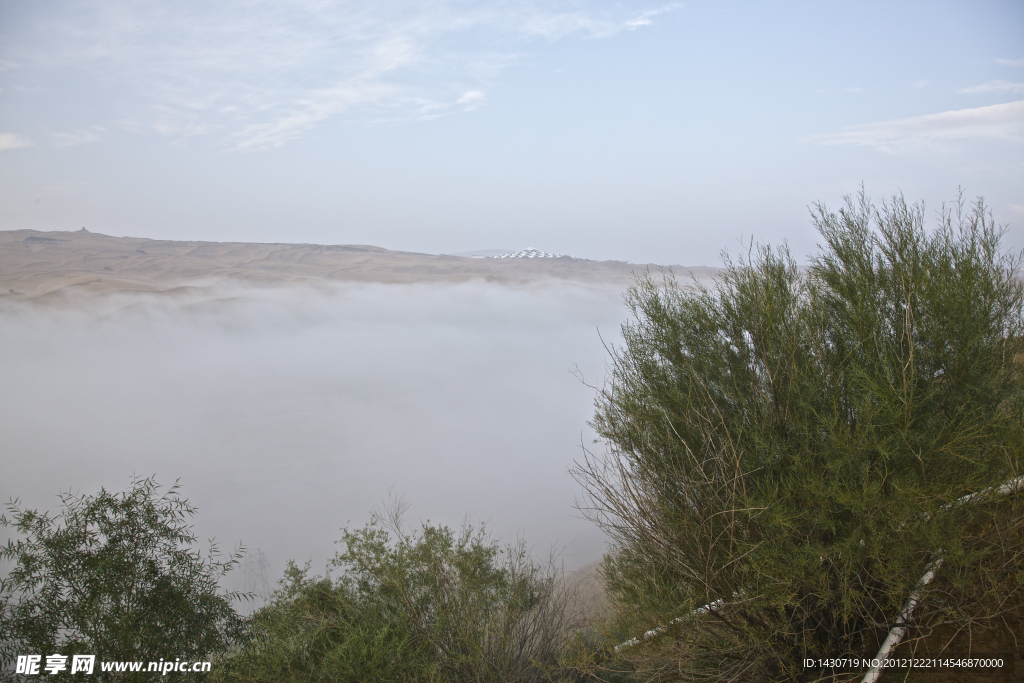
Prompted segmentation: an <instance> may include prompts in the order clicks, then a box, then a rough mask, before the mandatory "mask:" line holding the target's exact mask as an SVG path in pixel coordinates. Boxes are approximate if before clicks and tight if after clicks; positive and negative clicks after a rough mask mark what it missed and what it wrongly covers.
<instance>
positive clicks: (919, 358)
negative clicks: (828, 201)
mask: <svg viewBox="0 0 1024 683" xmlns="http://www.w3.org/2000/svg"><path fill="white" fill-rule="evenodd" d="M814 222H815V224H816V226H817V228H818V230H819V232H820V233H821V236H822V238H823V240H824V246H823V247H822V249H821V252H820V253H819V254H818V255H817V256H816V257H814V259H813V261H812V263H811V266H810V268H809V269H807V270H805V271H804V270H801V269H800V268H798V267H797V265H796V264H795V262H794V261H793V260H792V259H791V258H790V256H789V254H788V253H787V251H786V249H785V248H782V249H772V248H769V247H761V248H757V249H756V250H755V251H754V252H753V255H752V258H751V260H750V261H749V262H743V261H741V262H740V263H738V264H731V263H727V266H728V267H727V270H726V273H725V275H724V276H723V277H722V278H721V280H720V281H719V282H718V285H717V287H716V288H713V289H709V288H705V287H702V286H700V285H697V284H695V285H694V286H693V287H692V288H689V289H687V288H683V287H680V286H679V285H678V284H677V283H676V282H675V281H674V280H673V279H672V278H671V276H667V277H666V279H665V282H664V284H663V285H659V284H657V283H656V282H655V281H654V280H653V279H652V278H650V277H646V278H642V279H640V280H639V281H638V283H637V285H636V286H635V287H633V288H631V289H630V291H629V293H628V295H627V300H628V304H629V306H630V307H631V309H632V311H633V314H634V317H635V319H634V321H633V322H631V323H628V324H626V325H625V326H624V327H623V335H624V345H623V346H622V347H621V348H619V349H616V350H615V351H614V352H613V367H612V373H611V376H610V379H609V380H608V383H607V384H606V386H605V387H604V389H603V390H602V391H601V392H600V394H599V398H598V401H597V413H596V417H595V420H594V423H593V426H594V427H595V428H596V430H597V432H598V433H599V435H600V436H601V437H602V439H603V441H604V443H605V444H606V449H605V451H604V453H603V454H592V453H588V454H587V456H586V458H585V460H584V462H582V463H580V464H579V465H578V467H577V469H576V472H575V473H576V476H577V478H578V479H579V480H580V481H581V482H582V483H583V484H584V486H585V487H586V489H587V490H588V493H589V494H590V496H589V502H588V503H587V506H588V507H589V510H588V512H589V514H590V516H591V517H592V518H593V519H595V520H596V521H597V522H598V523H599V524H600V525H601V526H602V527H603V528H604V529H605V530H607V531H608V532H609V533H610V534H611V536H612V537H613V538H614V539H615V541H616V544H617V546H616V549H615V551H614V552H613V553H611V554H610V555H609V556H608V557H607V558H606V561H605V564H604V571H605V574H606V576H607V579H608V588H609V591H610V593H611V595H612V598H613V600H614V601H615V603H616V604H617V605H618V607H619V614H620V619H619V621H618V623H617V628H618V629H619V633H622V634H624V635H630V636H635V635H638V634H640V633H643V632H644V631H645V630H647V629H650V628H652V627H654V626H665V627H666V628H664V630H663V631H662V632H661V633H662V636H661V637H660V638H651V639H648V640H644V641H642V642H641V643H640V644H639V645H637V646H633V647H629V648H620V649H619V650H618V651H612V652H609V653H607V654H608V661H607V662H606V663H605V664H604V665H600V666H599V665H598V664H600V662H591V664H592V665H593V666H591V667H590V670H591V671H592V672H597V671H599V670H600V669H601V668H602V666H604V667H605V668H614V667H613V666H612V664H611V662H615V661H619V662H620V663H621V662H624V661H625V662H626V663H627V664H628V665H629V666H627V667H625V668H632V669H635V670H643V671H645V672H646V674H645V678H648V677H650V678H651V679H654V680H698V679H699V680H750V681H756V680H770V681H779V680H814V679H816V678H817V677H818V676H820V675H822V672H817V671H812V670H804V669H803V668H802V661H803V658H805V657H811V658H819V657H842V656H859V657H864V656H868V657H873V656H874V654H875V651H876V650H877V648H878V645H879V643H880V641H881V639H882V638H884V636H885V634H886V633H887V631H888V630H889V628H890V627H891V626H892V625H893V623H894V621H895V620H896V618H897V615H899V613H900V611H901V609H902V607H903V605H904V603H905V602H906V601H907V599H908V597H909V596H910V595H911V593H912V592H913V591H915V587H917V588H919V589H920V593H919V595H920V604H919V606H918V608H917V611H916V613H915V616H914V620H913V621H912V622H911V631H910V633H909V634H908V638H907V640H908V642H912V641H914V640H915V639H920V638H924V637H926V636H927V635H928V634H929V633H931V632H932V631H933V629H935V628H937V627H943V628H945V629H946V630H947V631H948V630H949V629H950V628H952V630H953V631H956V630H970V631H971V632H972V633H974V634H976V636H975V637H983V635H982V634H983V633H984V629H985V628H986V627H990V626H994V625H997V624H998V623H999V621H1000V619H1001V618H1002V617H1003V616H1004V615H1006V614H1007V613H1010V612H1013V611H1014V610H1017V609H1019V608H1020V607H1021V605H1022V585H1024V563H1022V558H1024V544H1022V538H1021V533H1020V532H1021V528H1022V522H1024V517H1022V515H1021V508H1020V505H1019V501H1018V497H1017V496H1010V497H1009V498H1000V499H999V500H996V499H995V498H994V497H992V496H990V497H987V498H986V497H983V498H982V499H975V500H974V501H973V502H972V504H969V505H968V504H963V503H961V502H960V499H961V497H963V496H965V495H967V494H972V493H976V492H979V491H983V490H986V489H987V488H988V487H992V486H994V485H998V484H1000V483H1001V482H1004V481H1006V480H1008V479H1011V478H1013V477H1017V476H1019V475H1020V474H1021V467H1020V466H1021V456H1022V452H1024V447H1022V441H1024V439H1022V435H1024V419H1022V418H1024V401H1022V397H1024V394H1022V392H1024V382H1022V377H1021V362H1020V361H1021V358H1022V356H1021V354H1022V351H1024V348H1022V343H1021V342H1022V332H1024V316H1022V301H1024V293H1022V285H1021V282H1020V280H1019V279H1017V277H1016V275H1017V267H1018V265H1019V263H1020V261H1019V258H1015V257H1011V256H1008V255H1006V254H1004V253H1003V252H1002V251H1001V250H1000V248H999V241H1000V231H999V230H998V229H997V228H996V227H995V226H994V224H993V222H992V219H991V216H990V215H989V214H987V213H986V211H985V208H984V205H983V204H982V203H981V201H980V200H979V202H978V203H977V204H976V205H975V206H974V207H973V208H972V209H969V210H966V211H965V210H964V207H963V204H962V203H959V204H958V205H957V206H956V207H954V209H953V210H952V211H950V210H946V209H945V207H944V208H943V211H942V213H941V221H940V225H939V226H938V228H937V229H936V230H935V231H933V232H931V233H930V234H929V233H928V232H926V231H925V229H924V210H923V208H922V207H920V206H910V205H907V204H906V203H905V202H904V201H903V199H902V198H901V197H896V198H894V199H893V200H892V202H891V203H887V204H883V205H882V206H881V207H879V208H876V207H875V206H873V205H872V204H871V203H870V202H869V201H868V200H867V199H866V198H865V197H864V196H863V193H862V194H861V196H860V197H859V200H858V201H853V200H850V199H848V200H847V205H846V207H845V208H844V209H842V210H841V211H840V212H839V213H838V214H837V213H832V212H830V211H828V210H826V209H825V208H824V207H821V206H819V207H818V208H817V211H816V212H815V213H814ZM939 558H941V559H942V561H943V565H942V567H941V569H940V571H939V572H938V573H937V576H936V579H935V580H934V581H933V582H932V583H930V584H929V585H927V586H925V587H921V586H918V581H919V579H920V577H921V576H922V574H923V573H924V572H925V568H926V567H927V566H929V565H930V563H932V562H934V561H935V560H936V559H939ZM703 606H707V607H705V608H704V609H700V608H701V607H703ZM826 673H827V672H826ZM859 675H862V674H858V676H859Z"/></svg>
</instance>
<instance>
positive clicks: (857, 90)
mask: <svg viewBox="0 0 1024 683" xmlns="http://www.w3.org/2000/svg"><path fill="white" fill-rule="evenodd" d="M843 92H864V88H860V87H856V86H854V87H852V88H843Z"/></svg>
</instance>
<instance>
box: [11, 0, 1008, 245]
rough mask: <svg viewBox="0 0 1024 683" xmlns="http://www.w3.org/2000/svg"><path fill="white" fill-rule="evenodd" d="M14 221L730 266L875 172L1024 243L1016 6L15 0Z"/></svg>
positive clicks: (885, 186) (798, 237)
mask: <svg viewBox="0 0 1024 683" xmlns="http://www.w3.org/2000/svg"><path fill="white" fill-rule="evenodd" d="M0 150H2V151H0V225H2V227H3V228H4V229H17V228H33V229H38V230H67V229H78V228H81V227H88V229H89V230H93V231H95V232H103V233H106V234H113V235H118V236H121V235H131V236H139V237H153V238H165V239H196V240H210V241H254V242H311V243H341V244H351V243H361V244H372V245H376V246H381V247H385V248H389V249H398V250H407V251H417V252H424V253H461V252H466V251H471V250H478V249H491V248H510V249H521V248H524V247H534V248H538V249H541V250H544V251H548V252H554V253H561V254H570V255H574V256H579V257H584V258H592V259H620V260H626V261H631V262H635V263H644V262H655V263H679V264H683V265H716V264H717V263H718V262H719V254H720V252H721V251H722V250H723V249H728V250H732V251H735V250H737V249H742V245H743V244H744V242H745V241H748V240H750V239H751V238H753V239H755V240H758V241H762V242H771V243H778V242H780V241H783V240H785V241H787V242H788V243H789V244H790V247H791V249H792V250H793V252H794V254H795V255H796V256H797V257H798V258H801V259H802V258H803V257H805V256H806V255H808V254H810V253H811V252H812V251H813V250H814V248H815V245H816V244H817V243H818V240H817V237H816V233H815V232H814V229H813V226H812V225H811V222H810V219H809V211H808V207H809V206H810V205H812V204H813V203H815V202H818V201H821V202H824V203H825V204H826V205H828V206H830V207H838V206H839V205H840V203H841V201H842V197H843V196H844V195H848V194H850V193H854V192H856V191H857V190H858V188H859V187H860V185H861V183H863V184H864V187H865V189H866V191H867V192H868V194H869V195H871V196H872V197H875V198H884V197H887V196H891V195H892V194H893V193H897V192H902V193H904V195H905V196H906V198H907V199H908V200H912V201H919V200H923V201H925V202H926V205H927V206H928V207H930V208H929V215H932V214H934V211H932V209H935V210H937V209H938V208H939V205H940V204H941V202H943V201H950V200H953V199H955V198H956V196H957V191H958V188H960V187H962V188H963V189H964V192H965V196H966V197H967V198H968V199H969V200H973V199H974V198H975V197H977V196H979V195H983V196H984V197H985V199H986V201H987V202H988V203H989V205H990V206H991V208H992V211H993V213H994V215H995V217H996V220H997V221H998V222H1000V223H1003V224H1008V225H1009V234H1008V236H1007V238H1006V239H1007V245H1008V246H1010V247H1013V248H1015V249H1016V248H1020V247H1024V231H1022V229H1021V225H1022V224H1024V3H1020V2H979V1H976V0H974V1H971V2H937V1H931V0H929V1H927V2H911V1H907V2H899V3H892V2H878V3H872V2H856V3H851V2H773V3H762V2H729V1H724V2H685V3H673V2H668V3H665V2H659V1H658V0H654V1H652V2H614V3H613V2H598V1H592V0H552V1H549V2H534V1H532V0H499V1H493V2H467V1H462V0H422V1H417V2H395V1H391V0H379V1H376V2H372V3H366V2H344V1H340V2H334V1H331V0H295V1H293V2H280V1H278V0H274V1H264V0H225V1H223V2H217V3H208V2H193V1H188V0H176V1H175V2H161V1H153V0H147V1H146V2H133V1H130V0H128V1H126V0H101V1H93V0H55V1H53V2H45V3H40V2H31V1H29V0H0Z"/></svg>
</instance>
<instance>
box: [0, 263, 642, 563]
mask: <svg viewBox="0 0 1024 683" xmlns="http://www.w3.org/2000/svg"><path fill="white" fill-rule="evenodd" d="M620 294H621V293H620V291H619V290H618V288H607V289H603V288H600V287H594V286H583V285H577V284H572V283H565V282H562V283H550V284H544V285H536V286H532V287H530V286H519V287H509V286H505V285H495V284H483V283H480V282H473V283H466V284H430V285H422V284H420V285H358V286H344V287H340V286H339V287H338V288H336V289H332V290H324V289H322V288H321V289H318V290H316V291H313V290H306V289H296V288H289V289H284V288H275V289H237V288H236V289H233V290H226V289H222V290H221V291H220V294H219V296H218V297H208V296H207V297H204V298H202V299H194V300H190V299H185V298H180V297H179V298H173V297H169V296H153V297H149V298H145V297H143V298H135V299H128V298H116V297H113V298H109V297H108V298H104V299H92V300H89V299H83V300H82V301H81V302H80V303H81V305H80V306H78V307H77V308H63V309H59V310H58V309H55V308H46V307H41V306H31V305H17V306H7V307H5V308H4V309H2V310H0V387H2V392H0V432H2V433H3V434H4V439H3V445H2V446H0V448H2V451H0V457H2V462H3V471H4V476H3V478H2V480H0V500H2V501H3V502H6V501H7V500H8V499H9V498H11V497H18V498H21V500H22V502H23V504H25V505H27V506H30V507H35V508H40V509H52V510H54V511H56V509H57V507H58V500H57V497H56V496H57V494H58V493H59V492H60V491H62V490H69V489H70V490H73V491H76V492H82V493H92V492H95V491H97V490H98V489H99V487H100V486H105V487H106V488H108V489H112V490H120V489H124V488H126V487H127V486H128V485H129V483H130V479H131V476H132V474H133V473H134V474H136V475H139V476H148V475H156V477H157V479H158V481H159V482H160V483H161V484H164V485H168V484H171V483H173V482H174V480H176V479H180V483H181V486H182V492H183V494H184V495H185V496H186V497H187V498H188V499H189V500H190V501H191V502H192V503H194V504H196V505H197V506H198V507H199V513H198V515H197V517H196V518H195V526H196V530H197V532H198V533H199V535H200V537H201V538H204V539H205V538H210V537H214V536H215V537H216V538H217V540H218V542H219V543H220V544H221V546H222V547H225V548H229V547H231V546H233V545H234V544H235V543H237V542H239V541H241V542H243V543H244V544H245V545H246V546H247V547H248V548H249V549H250V550H252V551H255V550H256V549H257V548H259V549H261V550H262V552H263V553H264V555H265V556H266V558H267V560H268V561H269V564H270V567H269V570H268V572H267V574H268V577H269V579H270V581H271V582H273V581H275V580H276V579H277V578H278V577H279V576H280V573H281V570H282V569H283V567H284V563H285V562H286V561H287V560H288V559H295V560H297V561H299V562H304V561H306V560H312V561H313V566H314V568H315V569H316V570H318V571H319V570H321V569H322V568H323V565H324V562H325V561H326V560H327V559H328V558H329V557H330V556H332V555H333V553H334V551H335V548H334V546H333V545H332V542H333V541H335V540H336V539H338V538H339V537H340V534H339V531H338V529H339V527H340V526H342V525H345V524H347V523H351V524H354V525H361V524H362V523H364V522H365V521H367V519H368V517H369V512H370V510H371V509H372V508H373V507H375V506H377V505H379V504H380V503H381V501H382V500H384V499H385V498H387V496H388V494H389V490H391V491H393V492H394V493H395V494H399V495H404V496H406V497H407V499H408V501H409V502H410V503H411V506H412V507H411V512H410V515H411V520H410V521H412V522H417V521H419V520H426V519H428V518H429V519H430V520H432V521H434V522H441V523H446V524H451V525H456V526H457V525H459V524H460V523H461V522H462V521H463V520H464V518H466V517H467V516H469V517H470V519H471V520H472V521H473V522H474V523H478V522H480V521H483V522H486V523H487V526H488V527H489V528H490V529H491V530H492V531H494V532H495V533H497V534H499V535H501V536H502V537H504V538H506V539H508V540H514V539H515V537H516V536H517V535H523V536H524V537H525V538H526V539H527V541H528V542H529V543H530V544H532V545H533V546H534V547H535V548H536V550H537V551H538V553H539V554H543V553H545V552H546V551H547V549H548V548H549V547H551V546H560V547H561V546H566V548H565V552H564V555H563V557H564V560H565V564H566V566H567V567H569V568H573V567H577V566H579V565H582V564H584V563H587V562H590V561H593V560H595V559H597V558H598V557H599V556H600V554H601V552H602V550H603V548H604V546H603V538H602V535H601V534H600V533H599V532H598V531H597V529H595V528H594V527H593V525H591V524H590V523H589V522H587V521H585V520H582V519H580V516H579V513H578V512H577V511H575V510H574V509H573V507H572V503H573V500H574V498H575V497H577V496H578V494H579V487H578V486H577V485H576V483H575V482H574V481H573V480H572V478H571V477H570V476H569V475H568V473H567V470H568V468H569V467H570V465H571V464H572V462H573V460H574V459H577V458H579V456H580V443H581V440H582V441H586V442H587V443H589V442H590V441H591V440H592V438H593V436H592V433H591V431H590V429H589V428H588V427H587V426H586V421H587V420H588V419H589V418H590V415H591V413H592V404H593V390H592V389H590V388H588V387H586V386H585V385H583V384H582V383H581V382H580V381H579V380H578V379H577V378H576V377H575V376H573V374H571V372H570V371H571V370H572V368H573V367H574V366H575V365H578V366H579V368H580V370H581V371H582V373H583V374H584V376H585V378H586V380H587V381H588V383H591V384H599V383H600V381H601V378H602V377H603V374H604V363H605V351H604V348H603V346H602V341H601V338H600V337H599V335H598V329H600V333H601V336H603V338H604V340H605V341H614V340H616V339H617V338H618V326H619V323H620V322H621V321H622V320H623V319H624V318H625V316H626V310H625V308H624V306H623V305H622V302H621V295H620ZM236 580H237V579H236Z"/></svg>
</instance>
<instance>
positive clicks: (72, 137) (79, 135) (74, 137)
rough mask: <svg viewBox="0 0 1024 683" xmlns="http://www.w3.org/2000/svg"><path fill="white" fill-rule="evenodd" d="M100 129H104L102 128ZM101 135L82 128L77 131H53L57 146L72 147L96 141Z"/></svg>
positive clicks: (54, 142)
mask: <svg viewBox="0 0 1024 683" xmlns="http://www.w3.org/2000/svg"><path fill="white" fill-rule="evenodd" d="M99 130H101V131H102V130H103V129H102V128H100V129H99ZM99 139H100V137H99V135H97V134H96V133H94V132H93V131H89V130H82V131H77V132H75V133H53V144H54V145H55V146H57V147H71V146H73V145H84V144H86V143H88V142H96V141H97V140H99Z"/></svg>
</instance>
